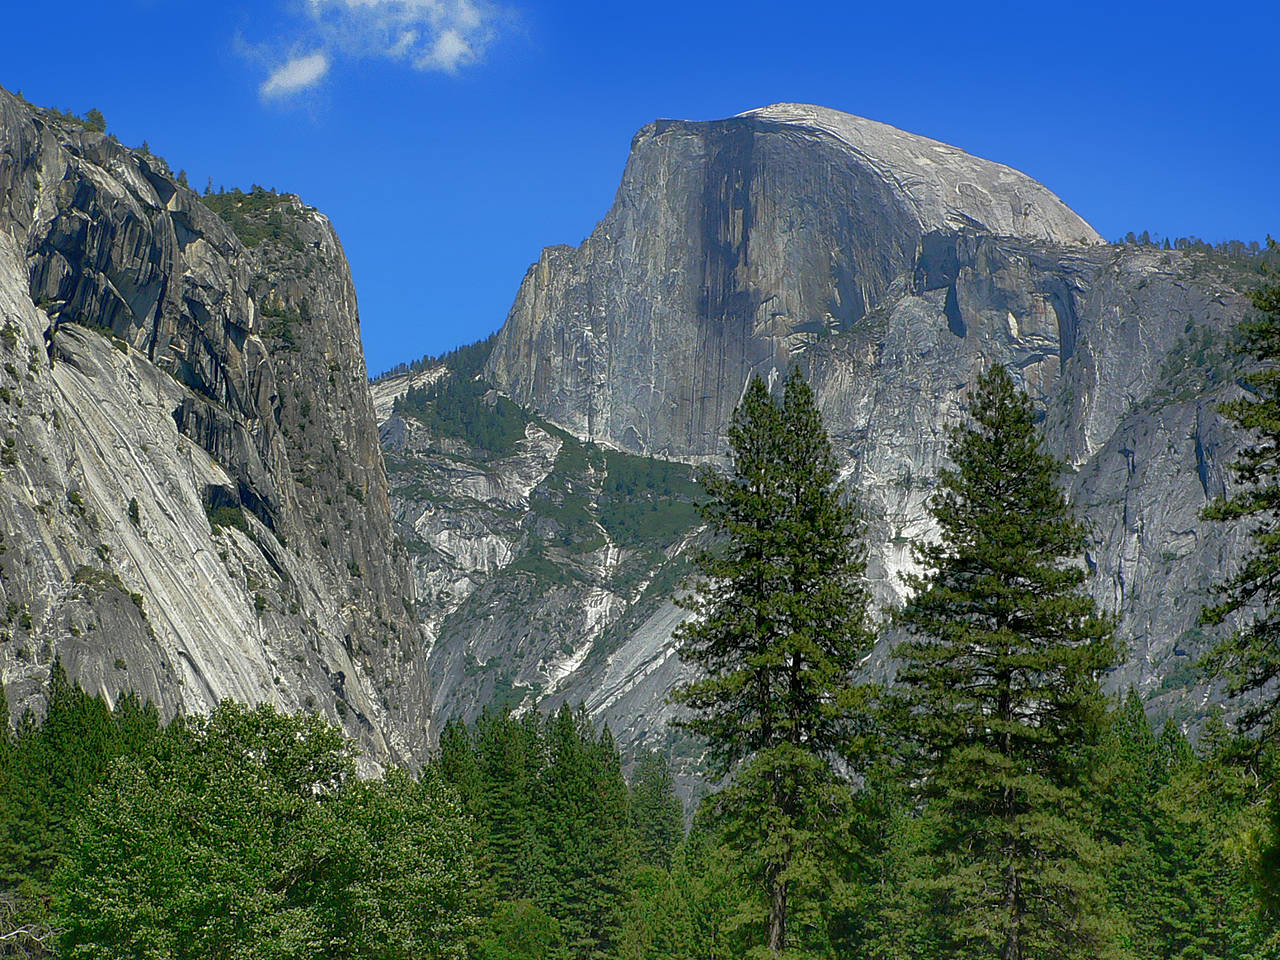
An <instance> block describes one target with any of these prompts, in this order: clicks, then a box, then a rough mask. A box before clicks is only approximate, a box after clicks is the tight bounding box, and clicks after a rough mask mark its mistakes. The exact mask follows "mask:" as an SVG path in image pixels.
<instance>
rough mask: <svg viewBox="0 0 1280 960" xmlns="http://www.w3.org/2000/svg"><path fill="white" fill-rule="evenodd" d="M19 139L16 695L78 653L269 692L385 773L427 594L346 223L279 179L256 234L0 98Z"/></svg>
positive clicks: (7, 207)
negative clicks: (367, 340)
mask: <svg viewBox="0 0 1280 960" xmlns="http://www.w3.org/2000/svg"><path fill="white" fill-rule="evenodd" d="M0 144H2V145H3V150H2V151H0V328H2V330H3V342H0V354H3V357H2V358H0V359H2V360H3V364H2V365H0V370H3V373H2V374H0V379H3V381H4V383H3V386H4V388H5V390H4V393H3V394H0V397H3V401H4V402H3V403H0V431H3V437H2V438H0V443H3V445H4V446H3V449H4V464H3V466H2V467H0V490H2V493H0V535H2V536H3V542H4V552H3V554H0V596H2V598H3V603H4V605H5V609H7V611H8V616H7V618H6V622H5V623H4V624H3V626H0V672H2V674H3V679H4V681H5V683H6V685H7V686H8V688H9V696H10V703H11V706H13V708H14V710H15V712H17V711H19V710H21V709H22V708H23V707H24V706H26V705H28V704H30V705H32V706H34V707H36V708H37V709H38V708H39V702H38V696H37V693H36V691H37V690H38V687H39V684H40V682H41V681H42V679H43V678H44V676H45V675H46V674H47V671H48V669H49V666H50V664H51V662H52V660H53V659H54V658H55V657H61V658H62V661H63V663H64V664H65V665H66V666H67V668H68V670H69V672H70V673H71V674H72V676H73V678H76V679H79V680H80V681H81V682H82V683H83V684H84V685H85V686H86V687H87V688H88V689H90V690H93V691H95V692H101V693H103V694H104V695H105V696H107V697H108V698H113V697H114V696H115V695H116V694H117V692H118V691H120V690H125V689H132V690H136V691H137V692H138V693H140V694H141V695H142V696H144V697H148V698H151V699H153V700H155V701H156V702H157V703H158V704H159V705H160V706H161V708H162V710H163V712H164V713H165V714H166V715H170V714H173V713H175V712H178V711H201V710H207V709H208V708H209V707H210V706H211V705H212V704H214V703H216V702H217V701H218V700H219V699H221V698H223V697H234V698H236V699H238V700H242V701H249V702H256V701H264V700H265V701H270V702H273V703H276V704H278V705H280V706H282V707H284V708H286V709H290V710H302V709H309V710H316V711H319V712H322V713H324V714H326V715H327V716H329V717H330V718H331V719H333V720H334V721H335V722H338V723H339V724H340V725H342V726H343V728H344V729H345V730H346V731H347V732H348V733H349V734H350V735H352V736H354V737H356V738H357V739H358V740H359V741H360V743H361V745H362V747H363V749H364V750H365V753H366V758H365V759H366V762H367V763H368V764H369V765H376V764H379V763H382V762H384V761H386V760H387V759H393V758H394V759H404V760H413V759H414V758H416V757H418V756H421V754H422V751H423V750H425V744H426V742H427V739H428V737H427V730H426V724H427V697H428V691H427V685H426V675H425V672H424V669H423V663H422V660H421V653H422V650H421V643H420V636H419V628H418V626H417V624H416V622H415V618H414V617H413V616H412V600H413V585H412V580H411V577H410V573H409V566H408V561H407V556H406V555H405V553H404V551H403V548H400V547H397V546H396V545H395V541H394V538H393V535H392V532H391V522H390V509H389V502H388V498H387V485H386V476H385V470H384V467H383V461H382V456H381V450H380V447H379V443H378V435H377V426H376V422H375V420H374V411H373V406H372V402H371V399H370V395H369V390H368V385H367V379H366V373H365V365H364V358H363V354H362V352H361V346H360V333H359V317H358V313H357V307H356V299H355V291H354V288H353V286H352V283H351V278H350V274H349V270H348V267H347V263H346V258H345V257H344V255H343V252H342V248H341V245H340V244H339V242H338V239H337V236H336V235H335V234H334V232H333V229H332V228H331V226H330V225H329V222H328V221H327V220H326V219H325V218H324V217H323V216H322V215H321V214H319V213H318V212H316V211H315V210H313V209H311V208H309V207H306V206H305V205H303V204H302V203H301V202H300V201H298V200H297V199H296V198H291V197H284V196H280V197H275V196H270V197H268V196H267V195H263V196H262V197H260V198H259V201H258V205H257V206H253V205H252V204H250V205H249V207H246V208H245V209H244V210H243V211H240V212H241V214H242V215H241V217H240V222H239V225H238V226H237V230H240V231H241V232H242V233H243V234H244V237H243V238H242V237H241V236H238V235H237V233H236V232H234V231H233V230H232V229H231V228H230V227H229V226H228V224H227V223H226V222H224V220H223V219H222V218H220V217H219V216H218V215H216V214H215V213H213V212H211V210H210V209H209V208H208V206H207V204H213V203H214V200H205V201H202V198H201V197H200V196H199V195H197V194H196V193H194V192H192V191H191V190H189V189H187V188H186V187H185V186H184V185H183V184H182V183H180V182H179V180H180V179H182V178H175V176H174V175H173V174H172V173H171V172H170V171H169V169H168V167H167V166H166V165H165V163H164V161H163V160H160V159H159V158H156V157H153V156H151V155H150V154H148V153H145V152H139V151H134V150H129V149H126V148H124V147H123V146H121V145H120V144H119V143H118V142H117V141H115V140H114V139H112V138H109V137H106V136H104V135H102V134H101V133H94V132H90V131H87V130H85V129H81V128H80V127H79V126H77V125H75V124H74V123H68V122H67V121H66V120H65V119H62V118H60V117H58V116H57V115H55V114H53V113H51V112H48V111H42V110H38V109H36V108H33V107H31V106H30V105H28V104H26V103H25V102H23V101H20V100H19V99H17V98H15V97H13V96H10V95H9V94H7V93H4V92H3V91H0ZM215 199H216V198H215ZM250 207H252V209H250ZM211 518H212V521H211Z"/></svg>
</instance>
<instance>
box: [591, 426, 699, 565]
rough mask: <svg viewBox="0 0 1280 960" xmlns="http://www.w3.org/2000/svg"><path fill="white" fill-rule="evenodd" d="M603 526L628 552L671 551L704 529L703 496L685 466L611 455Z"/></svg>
mask: <svg viewBox="0 0 1280 960" xmlns="http://www.w3.org/2000/svg"><path fill="white" fill-rule="evenodd" d="M603 459H604V470H605V478H604V480H603V481H602V484H601V498H600V525H601V526H602V527H604V529H605V530H606V531H607V532H608V534H609V536H610V537H611V538H612V539H613V541H614V542H615V543H618V544H621V545H622V546H635V547H641V546H649V547H665V546H667V545H669V544H671V543H673V542H675V541H676V540H678V539H679V538H680V537H682V536H685V535H687V534H688V533H689V531H690V530H693V529H694V528H695V527H697V525H698V520H699V518H700V513H699V509H698V503H699V502H700V501H701V500H702V495H701V491H700V490H699V487H698V485H697V483H695V482H694V479H693V477H692V476H691V474H690V472H689V468H688V467H686V466H685V465H684V464H680V463H672V462H671V461H669V460H659V459H657V458H654V457H638V456H635V455H633V454H627V453H619V452H616V451H613V450H609V451H605V452H604V455H603Z"/></svg>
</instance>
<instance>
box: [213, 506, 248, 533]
mask: <svg viewBox="0 0 1280 960" xmlns="http://www.w3.org/2000/svg"><path fill="white" fill-rule="evenodd" d="M205 513H206V514H208V517H209V525H210V526H211V527H213V528H214V529H215V530H216V529H217V528H218V527H235V528H236V529H237V530H241V531H243V532H244V533H248V532H249V522H248V521H247V520H245V518H244V510H242V509H241V508H240V507H209V508H206V510H205Z"/></svg>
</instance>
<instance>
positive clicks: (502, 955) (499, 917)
mask: <svg viewBox="0 0 1280 960" xmlns="http://www.w3.org/2000/svg"><path fill="white" fill-rule="evenodd" d="M560 948H561V942H560V924H558V923H557V922H556V921H555V920H554V919H553V918H552V917H551V916H550V915H549V914H548V913H547V912H546V911H545V910H543V909H542V908H541V907H539V906H538V905H537V904H536V903H534V902H533V901H532V900H515V901H506V902H503V903H500V904H498V906H497V907H496V908H495V909H494V911H493V915H492V916H491V917H489V919H488V921H487V922H486V924H485V930H484V936H483V937H482V939H481V941H480V949H479V951H478V952H477V954H476V957H477V960H545V958H547V957H553V956H556V955H557V953H558V951H559V950H560Z"/></svg>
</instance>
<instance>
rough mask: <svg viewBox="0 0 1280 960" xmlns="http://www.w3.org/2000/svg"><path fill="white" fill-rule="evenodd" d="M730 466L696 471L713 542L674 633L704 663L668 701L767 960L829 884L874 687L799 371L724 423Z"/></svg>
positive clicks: (837, 515)
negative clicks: (811, 898) (740, 874)
mask: <svg viewBox="0 0 1280 960" xmlns="http://www.w3.org/2000/svg"><path fill="white" fill-rule="evenodd" d="M729 446H730V453H731V457H732V469H731V470H730V472H729V473H727V474H723V475H722V474H718V473H714V472H709V471H708V472H704V473H703V476H702V483H703V485H704V487H705V490H706V493H707V494H708V495H709V498H710V499H709V503H707V505H706V506H705V508H704V518H705V520H706V521H707V523H708V525H709V527H710V528H711V530H712V531H713V532H714V533H715V534H717V535H718V536H719V538H720V539H719V542H718V544H717V545H716V546H714V547H712V548H711V549H709V550H707V551H705V552H704V553H702V554H701V555H700V556H699V557H698V558H697V559H696V567H697V571H698V574H699V579H698V581H697V583H696V584H695V590H696V593H695V595H694V596H693V597H692V598H690V599H689V600H687V601H686V606H688V607H689V609H691V610H692V611H693V612H694V613H695V614H697V616H695V617H694V618H692V619H690V620H689V621H687V622H686V623H685V624H684V625H683V626H682V627H681V628H680V630H679V632H678V640H679V644H680V647H679V650H680V655H681V657H682V658H683V659H684V661H685V662H686V663H688V664H690V665H692V666H693V667H695V668H696V670H697V676H696V679H694V680H692V681H691V682H689V683H688V684H686V685H685V686H683V687H682V688H680V689H679V690H678V691H677V693H676V694H675V696H674V698H673V699H674V700H675V702H677V703H679V704H682V705H683V706H685V707H686V708H688V710H689V711H690V714H691V716H690V718H689V719H688V720H686V721H683V725H684V726H685V727H687V728H688V729H690V730H692V731H693V732H695V733H696V734H699V735H700V736H701V737H702V738H704V739H705V741H706V743H707V746H708V758H709V759H710V760H711V762H712V771H711V772H712V775H713V776H721V775H725V774H730V773H732V774H733V778H732V782H731V784H730V785H729V786H728V787H727V788H726V789H724V790H723V791H721V792H720V793H719V794H718V795H717V796H716V797H715V799H714V803H715V807H716V809H717V810H718V812H719V813H720V814H721V817H722V822H723V824H724V828H725V836H726V838H727V839H728V841H729V842H730V843H731V845H732V846H733V847H734V849H736V850H737V851H738V854H739V857H740V858H741V863H742V865H743V868H744V869H745V870H746V871H747V873H748V874H749V875H750V876H751V878H752V882H753V884H754V886H755V889H756V891H757V893H758V896H759V901H758V911H759V915H760V919H761V921H762V924H763V927H764V933H763V935H762V939H764V941H765V943H766V944H767V946H766V947H765V950H766V951H767V953H768V954H770V955H773V956H776V955H778V954H780V953H782V952H783V951H784V950H787V949H789V948H790V947H792V946H796V945H799V944H800V943H801V942H802V941H803V940H805V939H807V938H809V936H810V935H811V932H812V926H811V923H810V921H809V920H806V924H805V925H803V928H802V925H801V924H790V921H791V920H792V919H794V917H793V914H794V913H795V910H796V907H797V906H798V905H801V904H802V903H803V899H804V898H803V894H804V893H805V891H815V890H816V891H821V890H825V889H826V888H827V887H829V886H830V882H831V880H832V874H833V871H834V870H835V869H836V866H837V864H838V861H839V858H838V856H837V854H838V853H839V852H840V844H839V843H838V842H837V840H836V836H837V831H836V824H837V823H838V822H839V819H840V816H841V815H842V814H843V812H844V810H845V808H846V807H847V805H848V802H849V800H850V797H851V791H850V789H849V787H848V785H847V783H846V782H845V781H844V780H843V779H842V778H841V776H840V775H839V774H838V773H837V766H838V765H839V764H840V763H842V762H844V763H851V764H853V765H854V766H857V765H858V764H859V763H860V761H861V752H862V751H861V748H860V738H861V737H862V736H863V734H864V733H865V730H864V729H863V726H862V724H863V721H864V720H865V717H866V709H865V708H866V701H867V699H868V696H869V693H868V690H867V688H865V687H861V686H855V685H854V683H853V681H852V680H851V677H852V676H853V674H854V672H855V671H856V669H857V666H858V662H859V659H860V657H861V656H862V655H863V654H864V653H865V652H867V651H868V650H869V648H870V645H871V638H870V635H869V633H868V631H867V629H866V626H865V613H866V607H867V603H868V599H867V594H866V592H865V588H864V586H863V583H862V578H863V573H864V559H863V558H864V552H863V550H862V548H861V546H860V544H859V543H858V541H857V539H856V537H857V534H858V532H859V526H858V523H857V518H856V515H855V512H854V509H853V508H852V507H851V506H850V505H849V504H848V502H847V501H846V499H845V496H844V493H845V492H844V490H843V488H842V486H841V484H840V482H839V479H838V471H837V466H836V462H835V457H834V456H833V454H832V451H831V444H830V441H829V439H828V437H827V434H826V431H825V429H824V428H823V425H822V418H821V415H820V414H819V412H818V410H817V407H816V404H815V402H814V397H813V392H812V391H811V390H810V388H809V385H808V384H807V383H806V382H805V380H804V378H803V376H802V375H801V374H800V373H799V371H796V372H794V373H793V374H792V375H791V376H790V377H788V379H787V382H786V385H785V387H784V390H783V396H782V399H781V402H780V403H779V402H778V401H777V400H776V399H775V398H774V397H773V396H771V395H770V392H769V389H768V387H766V386H765V384H764V382H763V381H762V380H760V379H759V378H753V379H752V381H751V383H750V384H749V385H748V387H747V390H746V393H745V394H744V397H743V399H742V402H741V403H740V404H739V405H738V408H737V409H736V410H735V411H734V414H733V421H732V424H731V426H730V429H729Z"/></svg>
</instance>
